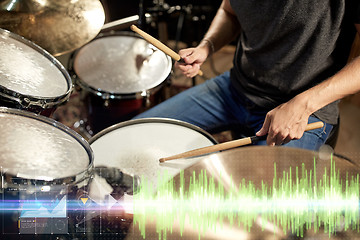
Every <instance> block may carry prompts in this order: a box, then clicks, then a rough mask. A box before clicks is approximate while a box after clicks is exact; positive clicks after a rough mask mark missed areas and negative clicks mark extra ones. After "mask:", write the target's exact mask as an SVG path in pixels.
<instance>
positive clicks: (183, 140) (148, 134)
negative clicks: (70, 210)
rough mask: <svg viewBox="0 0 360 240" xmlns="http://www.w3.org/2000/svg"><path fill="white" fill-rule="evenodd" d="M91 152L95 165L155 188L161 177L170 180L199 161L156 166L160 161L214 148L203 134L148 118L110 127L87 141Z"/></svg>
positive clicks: (188, 126)
mask: <svg viewBox="0 0 360 240" xmlns="http://www.w3.org/2000/svg"><path fill="white" fill-rule="evenodd" d="M89 143H90V146H91V148H92V149H93V151H94V165H95V167H96V166H107V167H116V168H119V169H120V170H121V171H123V172H124V173H127V174H130V175H138V176H139V177H140V178H141V180H143V179H146V180H147V181H149V182H151V183H152V184H153V186H154V187H155V186H156V184H157V179H158V177H159V176H160V175H162V174H164V173H165V172H167V174H169V176H170V177H172V176H175V175H176V174H178V173H179V172H180V170H182V169H185V168H187V167H189V166H191V165H192V164H194V163H196V162H197V161H199V158H191V159H178V160H173V161H169V162H165V163H161V164H160V163H159V158H161V157H166V156H171V155H174V154H178V153H182V152H186V151H190V150H193V149H196V148H201V147H206V146H211V145H214V144H216V140H215V139H214V138H213V137H212V136H211V135H210V134H208V133H206V132H205V131H204V130H202V129H200V128H198V127H196V126H194V125H191V124H189V123H185V122H182V121H177V120H172V119H165V118H147V119H137V120H130V121H127V122H123V123H120V124H117V125H114V126H112V127H109V128H107V129H105V130H103V131H101V132H100V133H98V134H96V135H95V136H94V137H93V138H91V139H90V140H89Z"/></svg>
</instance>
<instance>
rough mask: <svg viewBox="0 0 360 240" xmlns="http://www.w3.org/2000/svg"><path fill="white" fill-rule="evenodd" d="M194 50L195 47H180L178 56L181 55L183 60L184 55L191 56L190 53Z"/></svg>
mask: <svg viewBox="0 0 360 240" xmlns="http://www.w3.org/2000/svg"><path fill="white" fill-rule="evenodd" d="M194 50H195V48H185V49H181V50H180V51H179V55H180V57H181V58H182V59H184V60H185V58H186V57H188V56H191V55H192V54H193V53H194ZM188 60H190V59H188ZM186 63H191V62H186Z"/></svg>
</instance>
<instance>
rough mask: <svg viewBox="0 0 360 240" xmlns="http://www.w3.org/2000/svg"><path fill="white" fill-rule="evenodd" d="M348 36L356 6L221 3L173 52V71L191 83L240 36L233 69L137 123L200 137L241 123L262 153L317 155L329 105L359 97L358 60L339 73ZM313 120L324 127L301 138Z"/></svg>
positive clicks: (350, 0)
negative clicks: (177, 126) (258, 140)
mask: <svg viewBox="0 0 360 240" xmlns="http://www.w3.org/2000/svg"><path fill="white" fill-rule="evenodd" d="M354 24H355V27H354ZM356 29H357V30H358V32H359V33H360V1H358V0H336V1H333V0H323V1H318V0H303V1H296V0H287V1H282V0H276V1H269V0H267V1H266V0H246V1H243V0H223V2H222V4H221V6H220V8H219V10H218V12H217V14H216V16H215V18H214V19H213V21H212V23H211V26H210V28H209V30H208V32H207V33H206V34H205V36H204V39H203V40H202V41H201V42H200V44H199V45H198V46H197V47H196V48H188V49H183V50H181V51H180V52H179V54H180V56H181V57H182V58H183V59H184V61H185V64H179V63H176V64H175V66H176V67H177V68H179V69H180V70H181V71H182V72H183V74H185V75H186V76H187V77H193V76H195V75H196V74H197V72H198V70H199V68H200V66H201V64H203V63H204V61H205V60H206V59H207V58H208V57H209V56H210V55H211V54H212V53H213V52H215V51H217V50H218V49H220V48H221V47H223V46H224V45H226V44H228V43H229V42H231V41H232V40H234V39H235V38H236V37H237V36H238V35H240V37H239V39H238V45H237V49H236V52H235V56H234V61H233V63H234V66H233V68H232V69H231V70H230V72H226V73H224V74H222V75H220V76H217V77H215V78H214V79H211V80H208V81H206V82H205V83H204V84H201V85H198V86H195V87H193V88H191V89H189V90H187V91H184V92H182V93H180V94H178V95H176V96H174V97H173V98H170V99H169V100H167V101H165V102H163V103H162V104H160V105H158V106H156V107H154V108H152V109H150V110H149V111H147V112H145V113H143V114H141V115H139V116H137V118H144V117H169V118H175V119H179V120H183V121H187V122H190V123H192V124H195V125H198V126H199V127H201V128H203V129H205V130H207V131H211V130H214V129H218V128H221V127H224V126H229V125H233V124H241V125H246V126H247V127H250V128H251V129H253V130H254V133H256V135H258V136H262V135H266V134H268V135H267V140H266V143H267V144H268V145H270V146H274V145H281V144H285V145H287V146H293V147H300V148H306V149H311V150H317V149H318V148H319V147H320V146H321V145H322V144H324V142H325V141H326V138H327V137H328V135H329V133H330V131H331V129H332V127H333V125H334V124H337V120H338V114H339V113H338V106H337V102H338V101H337V100H339V99H341V98H343V97H345V96H347V95H349V94H354V93H356V92H358V91H359V90H360V58H356V59H355V60H353V61H352V62H351V63H349V64H348V65H346V66H345V67H344V65H345V64H346V61H347V57H348V54H349V49H350V47H351V43H352V40H353V39H354V36H355V32H356ZM314 121H323V122H324V123H325V125H324V127H323V128H321V129H317V130H312V131H309V132H305V133H304V130H305V127H306V125H307V124H308V123H310V122H314ZM264 143H265V141H264Z"/></svg>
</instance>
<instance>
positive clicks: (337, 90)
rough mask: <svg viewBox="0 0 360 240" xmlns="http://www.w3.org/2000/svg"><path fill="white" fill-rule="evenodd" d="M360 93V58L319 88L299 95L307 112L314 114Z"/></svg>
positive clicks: (318, 86)
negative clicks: (335, 102)
mask: <svg viewBox="0 0 360 240" xmlns="http://www.w3.org/2000/svg"><path fill="white" fill-rule="evenodd" d="M359 91H360V57H358V58H356V59H354V60H353V61H352V62H351V63H349V64H347V65H346V66H345V67H344V68H343V69H342V70H341V71H339V72H338V73H337V74H335V75H334V76H332V77H330V78H329V79H327V80H326V81H324V82H322V83H320V84H318V85H317V86H315V87H313V88H311V89H309V90H307V91H305V92H303V93H301V94H299V95H297V96H296V97H295V98H297V99H300V101H302V102H303V104H304V106H305V109H306V112H307V113H309V114H312V113H314V112H316V111H317V110H319V109H320V108H322V107H324V106H326V105H328V104H330V103H332V102H334V101H336V100H339V99H342V98H344V97H346V96H348V95H351V94H355V93H357V92H359Z"/></svg>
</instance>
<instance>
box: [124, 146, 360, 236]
mask: <svg viewBox="0 0 360 240" xmlns="http://www.w3.org/2000/svg"><path fill="white" fill-rule="evenodd" d="M314 158H315V162H316V164H315V165H316V179H317V182H319V181H321V180H323V176H324V172H325V169H326V171H327V173H328V174H330V169H331V162H332V163H333V164H334V163H335V166H336V174H338V175H337V176H338V177H339V178H340V180H341V181H342V183H345V180H346V179H347V175H348V179H349V180H350V179H352V177H353V176H354V177H356V176H357V174H359V172H360V168H359V166H357V165H355V164H353V163H351V162H350V161H348V160H346V159H343V158H339V157H333V158H332V159H333V160H332V161H331V160H330V159H331V156H330V154H329V155H327V154H321V153H318V152H312V151H308V150H303V149H295V148H287V147H268V146H251V147H242V148H236V149H232V150H227V151H223V152H219V153H214V154H211V155H207V156H203V157H202V160H201V161H200V162H198V163H196V164H194V165H192V166H190V167H189V168H187V169H185V170H184V175H183V177H182V176H181V175H177V176H175V177H174V178H173V183H174V191H176V192H179V189H180V183H181V181H183V182H185V183H184V189H185V190H186V191H188V189H189V185H190V184H189V183H190V181H191V178H192V179H194V176H196V178H198V177H199V176H200V175H199V174H200V173H201V172H203V173H205V174H206V176H207V177H208V179H210V177H212V178H213V179H214V182H215V184H216V185H218V184H219V183H221V185H222V186H223V187H224V192H225V193H230V192H232V194H233V195H234V194H235V196H236V194H238V193H239V192H238V191H239V188H240V187H239V184H240V183H242V184H243V183H244V182H243V181H245V182H246V184H248V182H249V181H251V183H252V184H253V185H252V186H254V187H255V188H256V189H260V190H261V189H262V184H263V183H264V184H266V185H267V186H268V187H269V186H270V187H272V186H273V180H274V169H275V167H274V164H275V163H276V173H277V175H276V176H277V179H281V178H283V174H284V173H285V172H286V173H288V172H289V169H290V168H291V169H292V170H291V171H292V175H290V176H289V178H290V177H291V178H292V181H293V183H296V179H297V178H296V167H298V171H299V175H298V176H300V177H301V176H302V164H304V166H305V167H304V168H305V169H306V170H307V173H308V174H310V173H312V176H313V177H314V175H315V174H314ZM205 171H206V172H205ZM310 171H312V172H310ZM192 181H193V180H192ZM312 181H314V180H312ZM210 182H211V181H210V180H208V184H210ZM231 182H232V183H233V185H231ZM209 189H210V187H209ZM279 189H281V188H279ZM186 191H185V196H187V195H186ZM199 191H200V190H199ZM204 191H206V190H204ZM214 192H215V191H214ZM189 194H190V193H189ZM215 195H216V194H215ZM207 196H208V199H211V198H212V193H211V191H208V192H207ZM241 196H243V195H241ZM295 200H298V199H296V197H294V198H293V200H290V201H292V202H293V201H295ZM204 201H205V200H204ZM253 201H255V200H253ZM334 201H336V200H334ZM245 202H246V201H245ZM356 202H358V200H357V201H356ZM204 204H205V203H204ZM238 204H240V203H238ZM242 204H243V203H242ZM214 205H215V204H214ZM196 206H198V205H196ZM280 206H282V205H280ZM140 207H142V208H143V206H140ZM163 208H166V206H165V205H163ZM178 208H179V206H178V205H176V206H175V210H174V212H177V211H178ZM194 208H196V207H194ZM244 208H245V211H247V210H249V211H251V210H253V209H251V208H250V207H249V206H248V205H246V206H244ZM186 209H188V208H186ZM255 210H256V209H255ZM271 210H272V209H269V208H267V211H269V212H272V211H271ZM227 213H228V212H225V213H224V216H223V221H222V224H220V223H215V224H214V225H211V224H209V226H212V227H209V229H205V230H204V229H203V228H201V231H200V232H199V231H198V230H197V229H196V226H194V224H192V222H193V221H191V219H192V216H191V215H188V216H187V217H184V218H185V219H183V221H182V220H181V219H178V218H177V219H175V220H174V223H173V225H171V226H172V227H171V232H170V230H168V231H167V233H166V234H167V235H166V238H167V239H179V238H180V235H181V236H182V238H184V239H195V238H198V237H199V234H200V236H201V239H293V238H296V233H295V234H294V233H292V232H291V231H284V228H283V226H282V225H281V223H280V225H278V224H279V223H276V222H272V221H271V220H270V219H267V218H266V217H263V216H262V215H256V214H255V218H254V219H253V220H254V222H253V223H252V226H251V229H248V227H246V226H244V225H243V224H241V225H238V224H237V220H234V223H232V224H231V223H230V221H229V220H228V219H227V215H226V214H227ZM199 214H200V213H199ZM265 214H266V213H265ZM195 215H196V214H195ZM240 215H241V213H240ZM184 216H185V215H184ZM196 217H197V216H195V218H196ZM150 219H151V220H150ZM166 219H167V220H166V221H171V220H170V219H171V218H170V217H169V218H166ZM163 221H164V220H163V219H162V217H161V216H160V219H158V220H157V218H156V217H154V218H152V217H150V218H149V220H146V222H145V231H146V236H152V237H155V236H157V235H158V233H159V228H158V223H160V225H161V224H164V222H163ZM198 221H199V220H198ZM264 223H265V224H264ZM166 225H167V226H168V225H169V224H166ZM207 226H208V225H207ZM215 226H216V231H215V230H214V228H215ZM339 231H341V236H343V237H344V238H342V237H340V238H339V239H353V236H356V234H358V233H357V230H351V229H350V230H349V229H347V230H346V231H345V230H341V229H340V230H339ZM339 231H338V234H337V237H338V236H340V234H339ZM163 233H164V232H163ZM164 234H165V233H164ZM140 236H141V232H140V230H139V225H137V224H134V226H133V227H131V228H130V232H129V234H128V236H127V239H136V238H137V237H140ZM326 238H329V233H326V231H324V230H323V229H322V228H321V226H320V230H317V231H314V228H313V227H312V228H311V229H308V230H307V229H304V238H303V239H326Z"/></svg>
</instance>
